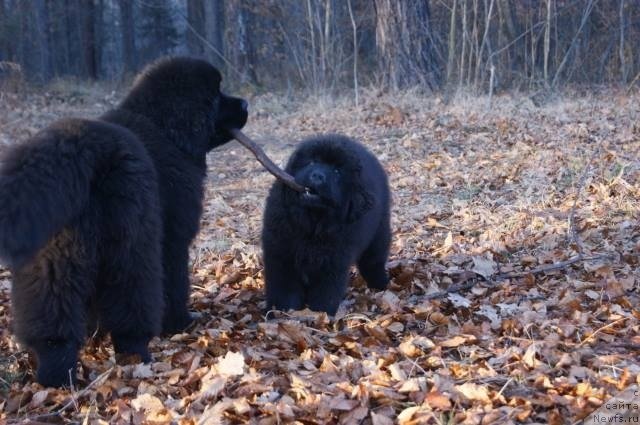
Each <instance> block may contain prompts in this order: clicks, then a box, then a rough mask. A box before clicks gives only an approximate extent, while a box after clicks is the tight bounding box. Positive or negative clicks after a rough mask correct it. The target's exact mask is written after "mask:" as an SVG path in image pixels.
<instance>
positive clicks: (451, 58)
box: [446, 0, 458, 85]
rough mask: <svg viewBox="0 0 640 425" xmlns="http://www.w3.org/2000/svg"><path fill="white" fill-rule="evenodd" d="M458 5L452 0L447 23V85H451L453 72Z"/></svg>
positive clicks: (455, 0)
mask: <svg viewBox="0 0 640 425" xmlns="http://www.w3.org/2000/svg"><path fill="white" fill-rule="evenodd" d="M457 5H458V1H457V0H453V6H452V7H451V21H450V22H449V48H448V50H449V51H448V53H447V55H448V56H447V80H446V81H447V85H448V84H450V83H451V74H452V72H453V63H454V60H455V50H456V7H457Z"/></svg>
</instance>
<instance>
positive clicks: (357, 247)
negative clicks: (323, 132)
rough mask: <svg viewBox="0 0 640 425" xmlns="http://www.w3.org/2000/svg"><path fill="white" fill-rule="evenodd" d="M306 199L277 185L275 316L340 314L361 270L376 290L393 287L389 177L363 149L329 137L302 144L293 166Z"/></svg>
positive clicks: (270, 246) (271, 219)
mask: <svg viewBox="0 0 640 425" xmlns="http://www.w3.org/2000/svg"><path fill="white" fill-rule="evenodd" d="M286 171H287V172H289V174H291V175H292V176H293V177H295V180H296V182H298V183H299V184H301V185H303V186H305V187H307V188H309V189H310V191H308V192H304V193H299V192H295V191H293V190H292V189H289V188H288V187H286V186H285V185H284V184H283V183H281V182H276V183H275V184H274V185H273V187H272V188H271V191H270V192H269V196H268V198H267V203H266V208H265V212H264V225H263V226H264V227H263V230H262V248H263V255H264V269H265V280H266V282H265V285H266V295H267V310H268V309H270V308H272V307H275V308H277V309H279V310H288V309H301V308H303V307H304V305H305V304H306V305H308V306H309V308H311V309H312V310H318V311H325V312H327V313H329V314H331V315H333V314H335V312H336V310H337V309H338V306H339V304H340V302H341V301H342V298H343V297H344V295H345V292H346V289H347V283H348V280H349V269H350V267H351V265H353V264H357V265H358V269H359V270H360V273H361V274H362V277H363V278H364V279H365V280H366V282H367V284H368V286H369V287H370V288H374V289H384V288H386V286H387V283H388V282H389V277H388V275H387V272H386V271H385V263H386V261H387V257H388V255H389V243H390V240H391V230H390V224H389V203H390V202H389V186H388V183H387V175H386V173H385V171H384V169H383V168H382V166H381V165H380V163H379V162H378V160H377V159H376V157H375V156H373V155H372V154H371V153H370V152H369V151H367V150H366V149H365V148H364V147H363V146H361V145H360V144H358V143H356V142H354V141H353V140H350V139H348V138H347V137H344V136H339V135H329V136H319V137H315V138H311V139H308V140H306V141H304V142H302V143H301V144H300V146H299V147H298V148H297V149H296V151H295V152H294V153H293V155H292V156H291V158H290V159H289V162H288V164H287V166H286Z"/></svg>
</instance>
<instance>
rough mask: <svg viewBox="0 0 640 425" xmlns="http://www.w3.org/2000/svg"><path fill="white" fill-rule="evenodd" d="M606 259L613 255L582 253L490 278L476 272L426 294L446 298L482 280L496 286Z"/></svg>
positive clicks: (433, 297) (461, 271)
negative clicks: (465, 280) (502, 281)
mask: <svg viewBox="0 0 640 425" xmlns="http://www.w3.org/2000/svg"><path fill="white" fill-rule="evenodd" d="M604 259H607V260H611V259H612V255H610V254H599V255H592V256H590V257H585V256H584V255H582V254H578V255H576V256H575V257H571V258H569V259H568V260H564V261H560V262H559V263H553V264H547V265H543V266H539V267H536V268H534V269H531V270H524V271H521V272H509V273H499V274H496V275H493V276H491V278H490V279H489V280H487V279H485V278H484V277H483V276H482V275H480V274H477V273H476V276H475V277H473V278H471V281H470V282H468V283H464V284H458V285H452V286H450V287H448V288H447V289H445V290H443V291H439V292H434V293H433V294H428V295H426V296H425V299H427V300H433V299H436V298H444V297H446V296H447V295H449V294H451V293H452V292H460V291H464V290H465V289H471V288H473V287H474V286H475V285H476V284H477V283H478V282H480V281H484V282H488V283H489V284H490V285H491V286H495V285H496V283H497V282H496V281H499V280H506V279H513V278H518V277H524V276H527V275H530V274H540V273H547V272H551V271H556V270H561V269H564V268H566V267H568V266H570V265H572V264H575V263H579V262H585V261H596V260H604ZM468 272H469V270H460V274H463V273H468ZM480 278H481V279H480Z"/></svg>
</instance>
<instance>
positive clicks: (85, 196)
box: [0, 120, 125, 268]
mask: <svg viewBox="0 0 640 425" xmlns="http://www.w3.org/2000/svg"><path fill="white" fill-rule="evenodd" d="M101 127H105V128H101ZM107 127H108V128H107ZM113 128H115V126H112V125H109V124H105V123H99V122H97V121H85V120H64V121H60V122H58V123H56V124H54V125H52V126H50V127H48V128H47V129H45V130H43V131H41V132H40V133H38V134H36V135H35V136H33V137H32V138H30V139H29V140H27V141H26V142H24V143H21V144H19V145H17V146H14V147H10V148H8V149H7V151H6V152H4V155H3V157H2V159H0V262H2V263H3V264H6V265H8V266H9V267H11V268H17V267H20V266H21V265H23V264H24V263H25V262H26V261H27V260H29V259H30V258H32V257H33V256H34V255H35V254H36V253H37V252H38V250H40V249H41V248H42V247H43V246H44V245H45V244H46V243H47V241H49V239H51V238H52V237H53V236H54V235H55V234H56V233H57V232H59V231H60V230H61V229H62V228H63V227H64V226H65V225H67V224H68V223H69V222H70V221H71V220H72V219H73V218H74V217H77V216H78V215H79V214H81V213H82V211H83V209H84V208H86V207H87V205H88V203H89V199H90V196H91V186H92V182H93V181H94V180H95V178H96V177H97V173H96V171H97V170H99V169H100V168H103V167H104V165H103V164H104V163H105V161H106V159H108V158H113V157H114V156H116V155H117V154H116V153H114V152H113V151H114V150H116V149H118V144H117V143H115V142H113V138H109V137H108V135H109V134H111V135H113ZM116 131H117V130H116ZM122 131H125V130H124V129H122ZM110 140H111V143H108V142H109V141H110ZM110 151H111V152H110Z"/></svg>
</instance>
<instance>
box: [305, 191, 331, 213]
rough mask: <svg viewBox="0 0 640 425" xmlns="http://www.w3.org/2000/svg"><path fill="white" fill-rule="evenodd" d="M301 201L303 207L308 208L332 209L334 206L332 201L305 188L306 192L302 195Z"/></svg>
mask: <svg viewBox="0 0 640 425" xmlns="http://www.w3.org/2000/svg"><path fill="white" fill-rule="evenodd" d="M299 199H300V201H301V203H302V205H304V206H305V207H308V208H330V207H331V206H332V205H333V201H332V200H331V199H329V198H327V197H325V196H322V195H321V194H319V193H318V192H316V191H315V190H314V189H313V188H308V187H305V191H304V192H301V193H300V195H299Z"/></svg>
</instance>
